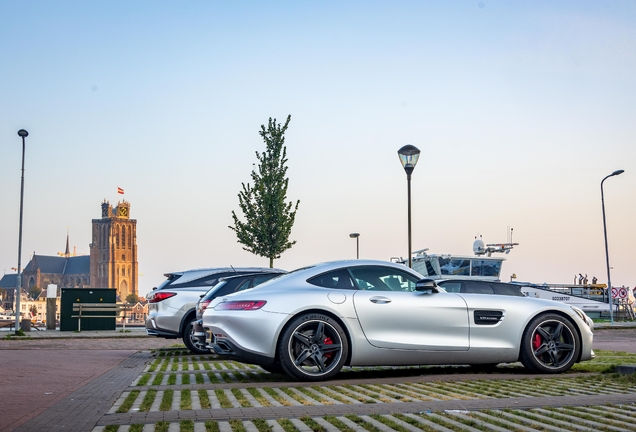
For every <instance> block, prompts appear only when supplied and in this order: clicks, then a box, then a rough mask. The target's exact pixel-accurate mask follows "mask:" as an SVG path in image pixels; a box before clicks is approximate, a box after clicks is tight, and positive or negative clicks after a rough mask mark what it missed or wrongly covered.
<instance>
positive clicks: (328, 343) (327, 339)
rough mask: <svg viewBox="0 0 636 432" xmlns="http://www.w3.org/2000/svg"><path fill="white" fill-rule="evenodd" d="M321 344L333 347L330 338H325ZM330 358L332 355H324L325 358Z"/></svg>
mask: <svg viewBox="0 0 636 432" xmlns="http://www.w3.org/2000/svg"><path fill="white" fill-rule="evenodd" d="M323 342H324V343H325V345H333V341H332V340H331V338H330V337H326V338H325V340H324V341H323ZM331 356H333V353H326V354H325V357H327V358H331Z"/></svg>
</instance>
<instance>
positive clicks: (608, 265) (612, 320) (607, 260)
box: [601, 170, 625, 325]
mask: <svg viewBox="0 0 636 432" xmlns="http://www.w3.org/2000/svg"><path fill="white" fill-rule="evenodd" d="M624 172H625V170H616V171H614V172H613V173H611V174H610V175H608V176H605V178H604V179H603V180H601V207H602V209H603V234H604V235H605V264H606V265H607V293H608V295H609V307H610V322H611V324H612V325H614V310H613V309H614V304H613V300H612V278H611V277H610V264H609V249H608V248H607V225H606V223H605V197H604V196H603V182H604V181H605V180H607V179H608V178H610V177H612V176H616V175H620V174H623V173H624Z"/></svg>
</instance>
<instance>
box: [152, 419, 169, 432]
mask: <svg viewBox="0 0 636 432" xmlns="http://www.w3.org/2000/svg"><path fill="white" fill-rule="evenodd" d="M169 428H170V423H168V422H167V421H160V422H157V423H155V432H168V429H169Z"/></svg>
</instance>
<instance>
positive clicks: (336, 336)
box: [278, 313, 349, 381]
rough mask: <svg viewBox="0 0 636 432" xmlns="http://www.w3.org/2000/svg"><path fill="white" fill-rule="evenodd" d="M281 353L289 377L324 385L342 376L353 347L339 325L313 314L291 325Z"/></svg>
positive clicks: (320, 315) (286, 333) (295, 320)
mask: <svg viewBox="0 0 636 432" xmlns="http://www.w3.org/2000/svg"><path fill="white" fill-rule="evenodd" d="M278 349H279V352H278V354H279V359H280V365H281V367H282V369H283V370H284V371H285V372H286V373H287V374H288V375H291V376H292V377H294V378H296V379H299V380H303V381H322V380H326V379H329V378H332V377H333V376H335V375H336V374H337V373H338V372H340V369H342V366H343V365H344V363H345V361H346V359H347V355H348V352H349V344H348V342H347V337H346V335H345V332H344V330H343V329H342V327H340V325H339V324H338V323H337V322H335V321H334V320H333V319H332V318H330V317H329V316H327V315H322V314H315V313H313V314H305V315H301V316H298V317H297V318H295V319H294V320H292V321H291V322H290V324H289V325H288V326H287V328H286V329H285V331H284V332H283V334H282V336H281V340H280V344H279V348H278Z"/></svg>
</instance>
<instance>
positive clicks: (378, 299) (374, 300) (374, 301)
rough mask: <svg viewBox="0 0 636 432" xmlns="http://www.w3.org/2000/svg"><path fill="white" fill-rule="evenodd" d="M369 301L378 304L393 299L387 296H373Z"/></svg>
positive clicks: (389, 301)
mask: <svg viewBox="0 0 636 432" xmlns="http://www.w3.org/2000/svg"><path fill="white" fill-rule="evenodd" d="M369 301H370V302H371V303H376V304H386V303H391V299H390V298H387V297H371V298H370V299H369Z"/></svg>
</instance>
